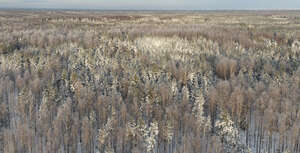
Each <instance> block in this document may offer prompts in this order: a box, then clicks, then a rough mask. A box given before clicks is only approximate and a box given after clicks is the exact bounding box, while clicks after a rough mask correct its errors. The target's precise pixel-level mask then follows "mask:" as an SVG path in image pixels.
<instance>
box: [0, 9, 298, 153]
mask: <svg viewBox="0 0 300 153" xmlns="http://www.w3.org/2000/svg"><path fill="white" fill-rule="evenodd" d="M6 13H8V14H9V12H6ZM18 13H20V12H17V13H16V14H18ZM22 13H24V12H22ZM65 13H67V12H65ZM0 14H1V18H0V20H2V21H6V23H7V25H6V24H5V23H4V22H1V23H0V24H1V28H0V29H1V31H0V36H1V37H0V152H3V153H44V152H45V153H47V152H49V153H54V152H60V153H75V152H78V153H80V152H82V153H96V152H101V153H102V152H103V153H104V152H105V153H112V152H115V153H131V152H132V153H141V152H154V153H199V152H210V153H223V152H228V153H233V152H237V153H240V152H257V153H260V152H269V153H271V152H291V153H297V152H300V116H299V115H300V111H299V110H300V68H299V66H300V42H299V41H298V40H297V38H299V35H298V34H299V33H298V31H290V32H291V34H289V35H285V34H282V33H279V34H277V32H276V31H279V30H282V31H284V30H287V29H285V28H284V27H281V28H282V29H275V30H274V31H275V32H274V31H271V32H264V33H263V32H261V31H259V30H261V29H252V30H251V29H249V28H244V27H245V25H244V24H241V25H240V26H239V27H236V29H235V30H237V29H239V28H240V29H241V32H239V34H236V35H234V36H232V35H230V34H229V33H228V32H232V31H233V32H235V30H233V29H234V28H228V27H227V26H225V25H224V27H221V26H219V25H218V24H217V23H218V22H216V23H211V25H212V26H214V27H210V28H211V29H210V28H209V27H208V26H207V25H206V24H207V22H209V20H211V19H206V18H205V20H203V22H204V23H202V24H200V23H199V24H198V25H192V24H191V25H178V26H177V27H176V26H171V27H170V28H169V29H168V28H162V27H165V25H164V26H162V27H161V29H165V32H166V33H159V32H158V31H159V30H154V31H151V29H152V30H153V29H155V28H153V27H156V26H158V25H157V24H155V23H152V22H154V21H155V20H154V21H153V19H152V18H150V17H149V16H146V15H145V16H144V17H141V16H139V17H132V16H105V17H102V18H101V17H99V18H97V17H94V18H92V17H82V16H83V15H84V14H83V15H81V16H79V17H78V16H75V15H73V16H72V18H71V17H70V16H67V17H61V15H63V14H61V15H60V16H55V17H52V18H50V17H49V16H48V15H45V14H44V13H43V12H40V16H38V17H36V16H32V17H31V16H30V13H29V12H27V15H28V16H26V15H24V14H26V13H24V14H22V15H20V16H17V15H15V16H14V15H12V16H8V15H7V14H5V13H3V12H2V13H0ZM3 14H5V15H3ZM95 16H96V15H95ZM155 16H159V15H152V16H151V17H155ZM185 16H187V17H188V15H185ZM190 16H191V15H190ZM199 16H200V17H201V15H199ZM263 17H265V16H263ZM103 18H105V21H106V22H104V21H103V20H104V19H103ZM171 18H176V16H172V17H171ZM245 18H246V17H245ZM142 19H143V20H142ZM179 19H181V18H179ZM179 19H178V20H179ZM231 19H232V20H233V21H235V20H234V16H232V17H231ZM165 20H167V21H168V22H171V21H169V20H171V19H169V18H162V17H160V21H161V22H163V21H165ZM182 20H183V19H182ZM114 21H119V22H120V23H119V24H117V25H111V24H110V23H112V22H114ZM137 21H139V22H142V23H144V24H148V26H149V27H150V28H148V31H147V29H144V30H141V29H139V28H141V27H140V26H138V25H135V24H133V23H135V22H137ZM167 21H166V22H167ZM99 22H100V23H99ZM126 22H128V23H127V26H129V25H130V23H132V27H134V26H136V27H135V28H133V29H131V30H130V29H125V30H124V29H122V28H120V27H119V26H121V25H122V24H125V23H126ZM139 22H138V24H140V23H139ZM255 22H256V21H255ZM293 22H296V21H294V20H293ZM191 23H192V21H191ZM110 26H113V27H110ZM145 27H147V26H144V28H145ZM182 27H184V29H182ZM186 27H190V28H186ZM232 27H234V26H232ZM266 27H268V25H266ZM116 29H118V30H119V31H116ZM122 30H123V31H122ZM207 30H211V31H207ZM251 31H254V32H253V33H252V32H251ZM194 32H195V33H196V34H195V33H194ZM236 32H238V30H237V31H236ZM260 32H261V33H260ZM270 33H272V34H270Z"/></svg>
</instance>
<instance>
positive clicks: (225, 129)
mask: <svg viewBox="0 0 300 153" xmlns="http://www.w3.org/2000/svg"><path fill="white" fill-rule="evenodd" d="M216 133H217V135H218V136H219V137H220V139H221V142H222V144H223V146H224V151H225V153H232V152H237V153H250V152H251V151H250V149H249V148H248V147H246V145H245V144H243V143H242V142H241V140H240V137H239V131H238V129H237V128H236V127H235V125H234V122H233V121H232V120H231V118H230V116H229V115H228V114H226V113H222V114H221V116H220V119H219V120H218V121H217V123H216Z"/></svg>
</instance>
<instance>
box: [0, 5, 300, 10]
mask: <svg viewBox="0 0 300 153" xmlns="http://www.w3.org/2000/svg"><path fill="white" fill-rule="evenodd" d="M2 9H4V10H78V11H81V10H82V11H89V10H93V11H300V8H243V9H233V8H222V9H209V8H208V9H180V8H178V9H103V8H99V9H98V8H43V7H34V8H24V7H1V6H0V10H2Z"/></svg>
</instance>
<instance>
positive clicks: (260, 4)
mask: <svg viewBox="0 0 300 153" xmlns="http://www.w3.org/2000/svg"><path fill="white" fill-rule="evenodd" d="M0 8H66V9H72V8H78V9H135V10H144V9H150V10H151V9H155V10H159V9H167V10H170V9H183V10H206V9H299V8H300V0H0Z"/></svg>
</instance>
